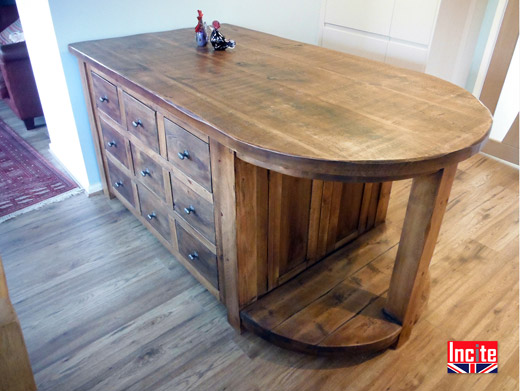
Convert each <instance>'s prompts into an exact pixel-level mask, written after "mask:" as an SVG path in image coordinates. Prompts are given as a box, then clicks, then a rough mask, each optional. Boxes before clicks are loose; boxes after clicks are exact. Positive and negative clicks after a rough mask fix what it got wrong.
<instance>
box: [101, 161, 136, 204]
mask: <svg viewBox="0 0 520 391" xmlns="http://www.w3.org/2000/svg"><path fill="white" fill-rule="evenodd" d="M107 164H108V176H109V179H110V187H111V188H112V190H113V191H115V192H116V193H118V194H119V195H121V196H122V197H123V198H124V199H126V200H127V201H128V202H129V203H130V204H132V206H133V207H135V199H134V190H133V188H132V181H131V179H130V177H129V176H128V175H126V174H125V173H124V172H123V171H121V170H120V169H119V168H117V167H116V166H115V164H114V163H112V162H111V161H110V159H107Z"/></svg>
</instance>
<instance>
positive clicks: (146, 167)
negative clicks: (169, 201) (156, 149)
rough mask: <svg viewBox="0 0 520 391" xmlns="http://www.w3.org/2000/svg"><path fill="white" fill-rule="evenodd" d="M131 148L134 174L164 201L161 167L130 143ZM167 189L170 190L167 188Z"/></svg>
mask: <svg viewBox="0 0 520 391" xmlns="http://www.w3.org/2000/svg"><path fill="white" fill-rule="evenodd" d="M131 148H132V157H133V160H134V172H135V175H136V176H137V177H139V178H141V182H143V183H144V184H145V185H146V186H148V188H149V189H151V190H153V191H154V193H155V194H156V195H157V196H159V197H160V198H161V199H162V200H163V201H165V202H166V195H165V186H164V177H163V170H162V167H161V166H160V165H159V164H158V163H157V162H156V161H155V160H153V159H152V158H151V157H150V156H148V155H147V154H146V153H144V152H143V151H141V150H140V149H139V148H137V147H136V146H135V145H133V144H132V146H131ZM168 191H170V190H169V189H168Z"/></svg>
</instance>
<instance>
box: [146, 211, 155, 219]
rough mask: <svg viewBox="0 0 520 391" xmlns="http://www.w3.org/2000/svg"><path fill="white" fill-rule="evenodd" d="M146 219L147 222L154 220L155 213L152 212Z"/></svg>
mask: <svg viewBox="0 0 520 391" xmlns="http://www.w3.org/2000/svg"><path fill="white" fill-rule="evenodd" d="M146 217H148V220H152V219H156V218H157V214H155V212H152V213H150V214H147V215H146Z"/></svg>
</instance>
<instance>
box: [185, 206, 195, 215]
mask: <svg viewBox="0 0 520 391" xmlns="http://www.w3.org/2000/svg"><path fill="white" fill-rule="evenodd" d="M184 212H186V214H187V215H189V214H191V213H195V208H194V207H193V205H190V206H189V207H188V208H184Z"/></svg>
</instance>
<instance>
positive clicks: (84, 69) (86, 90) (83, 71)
mask: <svg viewBox="0 0 520 391" xmlns="http://www.w3.org/2000/svg"><path fill="white" fill-rule="evenodd" d="M78 63H79V71H80V75H81V83H82V84H83V94H84V95H85V102H86V103H87V113H88V119H89V122H90V131H91V133H92V138H93V140H94V149H95V150H96V159H97V163H98V167H99V174H100V177H101V184H102V185H103V193H104V194H105V195H106V196H108V197H110V198H114V196H113V195H112V194H111V193H110V189H109V186H108V179H107V174H106V173H107V172H108V171H107V162H106V156H105V154H104V153H103V150H104V148H103V136H102V135H101V134H100V126H99V123H98V121H97V120H96V115H95V113H94V109H93V107H94V106H95V105H94V103H93V102H92V99H93V98H92V91H93V89H92V88H93V87H92V79H91V77H90V66H88V65H87V64H86V63H85V62H84V61H81V60H78Z"/></svg>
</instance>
